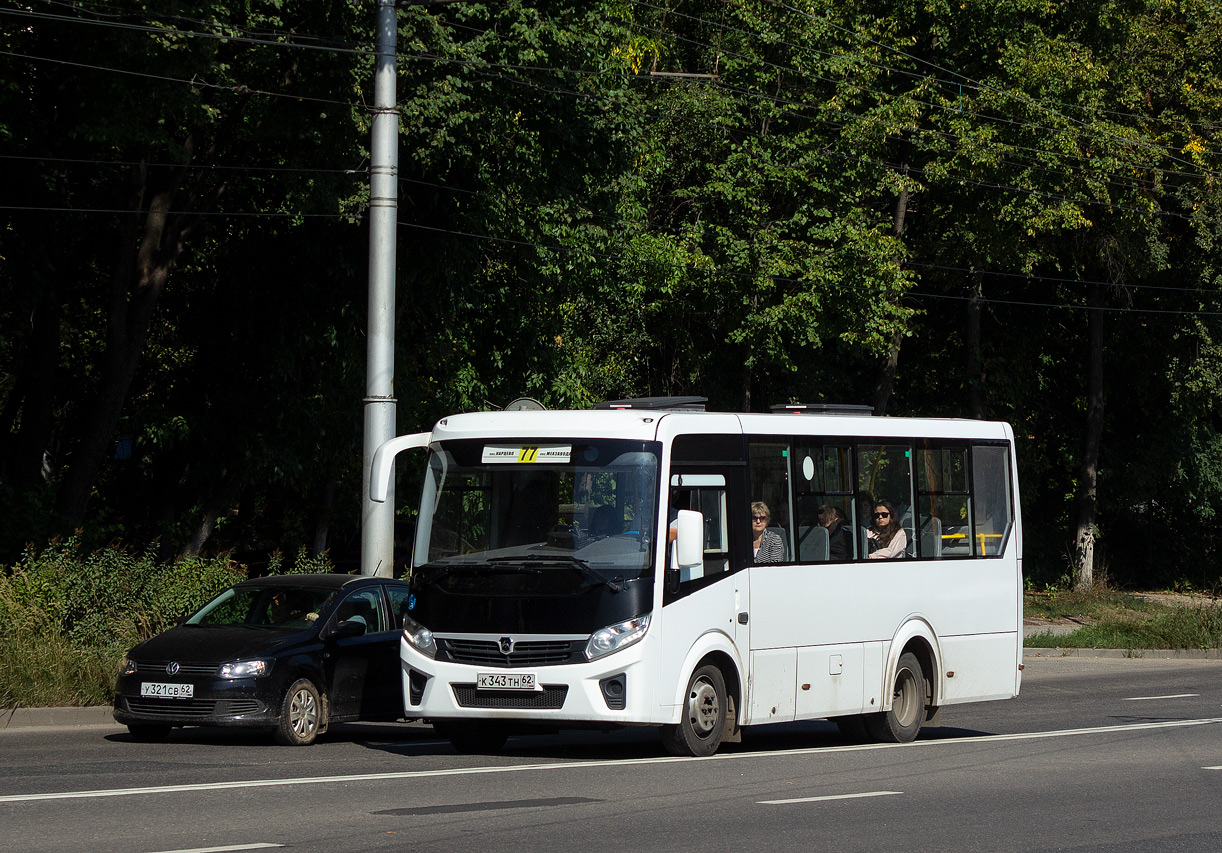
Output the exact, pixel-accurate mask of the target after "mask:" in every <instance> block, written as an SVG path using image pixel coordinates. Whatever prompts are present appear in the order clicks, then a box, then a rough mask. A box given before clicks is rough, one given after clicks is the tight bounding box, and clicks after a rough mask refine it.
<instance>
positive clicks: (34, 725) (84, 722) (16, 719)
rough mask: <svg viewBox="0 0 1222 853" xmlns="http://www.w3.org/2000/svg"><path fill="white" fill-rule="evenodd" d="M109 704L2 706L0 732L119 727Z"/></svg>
mask: <svg viewBox="0 0 1222 853" xmlns="http://www.w3.org/2000/svg"><path fill="white" fill-rule="evenodd" d="M112 710H113V709H112V708H111V706H109V705H92V706H89V707H86V708H3V709H0V732H6V731H15V730H17V729H27V730H28V729H71V728H85V727H89V728H97V727H99V726H108V727H109V726H113V727H119V724H118V723H116V722H115V718H114V716H113V714H112Z"/></svg>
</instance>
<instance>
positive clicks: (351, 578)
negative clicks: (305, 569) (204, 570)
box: [234, 574, 402, 589]
mask: <svg viewBox="0 0 1222 853" xmlns="http://www.w3.org/2000/svg"><path fill="white" fill-rule="evenodd" d="M374 583H394V584H397V583H402V582H401V581H393V580H391V579H390V578H378V577H372V576H370V575H348V574H342V575H341V574H314V575H268V576H267V577H262V578H249V579H247V580H244V581H240V582H239V583H236V584H234V586H235V587H239V588H245V587H252V586H253V587H260V588H266V587H297V588H301V587H308V588H310V589H344V588H346V587H350V586H358V585H367V584H374Z"/></svg>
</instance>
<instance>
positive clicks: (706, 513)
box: [669, 486, 730, 588]
mask: <svg viewBox="0 0 1222 853" xmlns="http://www.w3.org/2000/svg"><path fill="white" fill-rule="evenodd" d="M681 509H690V510H693V511H695V512H698V513H700V514H701V515H702V516H703V517H704V564H703V565H701V566H697V567H695V568H691V569H681V570H680V575H679V581H680V584H681V588H682V586H684V585H687V584H688V583H689V582H690V581H697V580H700V579H701V578H706V577H712V576H715V575H719V574H723V573H725V572H728V571H729V570H730V531H729V525H728V521H729V519H728V514H727V512H726V490H725V488H724V486H723V487H701V488H690V489H675V488H672V489H671V494H670V508H669V517H670V519H671V525H672V526H673V524H674V520H675V518H676V517H677V516H678V512H679V510H681ZM672 550H673V549H672ZM671 559H673V553H672V554H671Z"/></svg>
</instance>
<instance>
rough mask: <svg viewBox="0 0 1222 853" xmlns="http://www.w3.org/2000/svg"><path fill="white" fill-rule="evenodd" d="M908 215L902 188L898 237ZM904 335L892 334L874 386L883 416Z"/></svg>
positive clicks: (897, 204) (897, 207)
mask: <svg viewBox="0 0 1222 853" xmlns="http://www.w3.org/2000/svg"><path fill="white" fill-rule="evenodd" d="M900 172H901V173H902V174H903V175H904V176H905V177H906V176H907V175H908V162H907V161H906V160H905V161H904V163H903V165H901V166H900ZM907 216H908V190H907V189H906V188H901V189H900V194H899V197H898V198H896V200H895V225H894V229H893V231H892V233H893V234H894V235H895V236H896V237H902V236H903V234H904V220H905V219H906V218H907ZM896 264H897V265H898V264H899V258H896ZM903 340H904V336H903V335H902V334H901V333H900V332H899V331H898V330H896V331H895V332H894V333H892V335H891V342H890V344H889V345H888V347H887V354H886V355H885V356H883V358H882V361H881V362H880V363H879V368H878V384H876V385H875V386H874V414H876V415H879V416H882V415H885V414H887V404H888V403H889V402H890V401H891V392H892V391H893V390H894V389H895V373H896V371H897V370H898V369H899V363H900V344H901V343H902V342H903Z"/></svg>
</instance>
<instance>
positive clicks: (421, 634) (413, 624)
mask: <svg viewBox="0 0 1222 853" xmlns="http://www.w3.org/2000/svg"><path fill="white" fill-rule="evenodd" d="M403 641H404V642H406V643H407V644H408V645H409V646H411V647H412V648H413V649H415V650H416V651H418V652H420V654H422V655H424V656H425V657H428V658H436V657H437V640H435V639H434V638H433V632H432V631H430V630H429V629H428V628H426V627H424V626H423V625H421V624H420V623H419V622H417V621H415V620H414V619H412V618H411V617H409V616H404V617H403Z"/></svg>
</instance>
